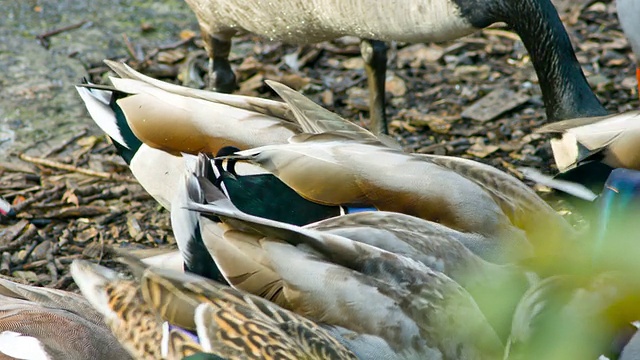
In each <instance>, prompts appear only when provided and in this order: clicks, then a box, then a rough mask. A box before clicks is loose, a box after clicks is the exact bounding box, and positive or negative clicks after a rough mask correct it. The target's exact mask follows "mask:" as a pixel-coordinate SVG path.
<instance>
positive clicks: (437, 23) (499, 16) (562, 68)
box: [186, 0, 607, 133]
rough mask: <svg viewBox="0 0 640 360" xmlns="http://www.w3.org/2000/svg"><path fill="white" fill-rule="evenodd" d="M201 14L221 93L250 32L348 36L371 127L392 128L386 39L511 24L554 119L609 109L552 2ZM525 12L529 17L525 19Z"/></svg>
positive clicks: (299, 38) (437, 0)
mask: <svg viewBox="0 0 640 360" xmlns="http://www.w3.org/2000/svg"><path fill="white" fill-rule="evenodd" d="M186 2H187V4H189V6H190V7H191V9H192V10H193V11H194V13H195V15H196V18H197V19H198V23H199V24H200V29H201V30H202V36H203V38H204V40H205V47H206V49H207V51H208V53H209V58H210V67H209V74H210V75H209V78H210V82H211V86H212V87H213V88H215V89H216V90H218V91H223V92H231V91H232V90H233V89H234V88H235V86H236V85H235V76H234V74H233V71H232V70H231V66H230V64H229V60H228V56H229V51H230V49H231V38H232V37H233V36H234V35H235V34H236V33H237V32H242V31H249V32H252V33H256V34H258V35H262V36H265V37H267V38H269V39H271V40H282V41H286V42H291V43H309V42H318V41H324V40H331V39H335V38H338V37H340V36H344V35H352V36H358V37H360V38H362V39H365V40H364V41H363V45H362V47H361V48H362V55H363V58H364V59H365V69H366V72H367V75H368V80H369V93H370V97H371V98H370V106H371V123H372V129H373V131H374V132H375V133H384V132H386V131H387V128H386V121H385V115H384V114H385V112H384V79H385V70H386V47H385V45H384V44H383V43H382V42H381V41H371V40H370V39H373V40H382V41H390V40H397V41H402V42H430V41H444V40H452V39H456V38H459V37H462V36H465V35H468V34H470V33H472V32H474V31H477V30H478V29H480V28H484V27H486V26H489V25H491V24H492V23H495V22H499V21H503V22H506V23H507V24H509V25H510V26H511V27H512V28H513V29H514V30H515V31H516V33H518V34H519V35H520V37H521V39H522V41H523V42H524V44H525V46H526V48H527V49H528V50H529V53H530V56H531V59H532V61H533V65H534V67H535V69H536V71H537V74H538V79H539V81H540V86H541V88H542V93H543V98H544V102H545V105H546V111H547V117H548V118H549V119H550V120H560V119H567V118H574V117H578V116H596V115H605V114H606V113H607V112H606V111H605V109H604V108H603V107H602V105H600V103H599V102H598V99H597V98H596V97H595V95H594V94H593V92H592V91H591V90H590V88H589V85H588V84H587V82H586V80H585V77H584V74H583V73H582V71H581V70H580V65H579V64H578V61H577V60H576V57H575V54H574V52H573V48H572V46H571V42H570V40H569V37H568V36H567V34H566V31H565V29H564V28H563V25H562V22H561V21H560V18H559V17H558V14H557V12H556V10H555V8H554V6H553V5H552V3H551V1H549V0H523V1H517V2H510V1H504V0H480V1H466V0H454V1H452V0H422V1H418V2H415V1H401V2H385V3H380V2H377V1H373V0H357V1H350V2H348V3H337V2H335V1H332V0H324V1H315V2H313V3H311V4H309V3H307V2H305V1H300V0H280V1H275V2H274V1H271V2H259V3H251V4H247V3H242V2H229V1H220V0H186ZM522 14H527V16H525V17H523V16H522Z"/></svg>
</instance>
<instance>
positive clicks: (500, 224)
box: [239, 134, 526, 256]
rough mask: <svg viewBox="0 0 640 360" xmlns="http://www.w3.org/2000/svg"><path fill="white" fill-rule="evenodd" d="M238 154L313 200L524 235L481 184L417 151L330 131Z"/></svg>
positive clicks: (510, 236)
mask: <svg viewBox="0 0 640 360" xmlns="http://www.w3.org/2000/svg"><path fill="white" fill-rule="evenodd" d="M294 139H295V138H294ZM239 154H240V155H243V156H247V157H248V158H250V159H251V160H252V161H254V162H256V163H258V164H260V165H261V166H263V167H264V168H265V169H266V170H268V171H270V172H272V173H273V174H275V175H276V176H278V178H280V179H281V180H282V181H284V182H285V183H286V184H287V185H289V186H290V187H291V188H293V189H294V190H296V192H298V193H299V194H300V195H302V196H303V197H305V198H307V199H309V200H311V201H314V202H318V203H322V204H330V205H341V204H369V205H373V206H375V207H376V208H378V209H379V210H386V211H396V212H402V213H405V214H409V215H413V216H417V217H420V218H423V219H426V220H431V221H436V222H439V223H441V224H443V225H446V226H449V227H451V228H454V229H456V230H460V231H464V232H470V233H477V234H481V235H484V236H487V237H491V238H493V239H496V240H498V241H509V242H513V241H515V242H522V241H523V239H524V234H523V233H522V231H521V230H519V229H518V228H517V227H515V226H514V225H513V224H512V223H511V221H510V219H509V218H508V217H507V216H506V215H505V214H504V212H503V210H502V209H501V208H500V206H499V205H498V204H497V203H496V201H495V200H494V199H493V198H492V196H491V195H490V194H489V193H487V192H486V191H484V190H483V189H482V187H480V186H479V185H478V184H476V183H475V182H473V181H471V180H468V179H467V178H465V177H464V176H461V175H459V174H457V173H456V172H454V171H452V170H449V169H446V168H444V167H442V166H439V165H436V164H434V163H433V162H431V161H427V160H425V159H424V158H422V157H419V156H415V155H410V154H405V153H402V152H400V151H396V150H393V149H390V148H388V147H385V146H381V145H376V144H370V143H363V142H357V141H348V140H345V139H344V138H343V137H341V136H338V137H333V139H332V137H331V134H321V135H316V136H311V137H307V138H306V139H303V140H302V141H300V142H296V143H291V144H285V145H271V146H265V147H261V148H257V149H251V150H247V151H243V152H240V153H239ZM523 244H525V243H523ZM525 247H526V246H525ZM523 250H524V251H525V252H526V249H523ZM523 256H526V254H525V255H523Z"/></svg>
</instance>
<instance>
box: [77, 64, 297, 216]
mask: <svg viewBox="0 0 640 360" xmlns="http://www.w3.org/2000/svg"><path fill="white" fill-rule="evenodd" d="M105 63H106V64H107V65H109V67H110V68H111V69H112V70H114V71H115V72H116V73H118V74H119V75H120V76H122V78H111V80H112V82H113V85H114V86H113V87H103V86H93V85H90V86H76V89H77V90H78V93H79V94H80V96H81V97H82V100H83V101H84V103H85V106H86V107H87V110H88V111H89V114H90V115H91V117H92V119H93V120H94V121H95V122H96V124H97V125H98V126H100V128H101V129H102V130H103V131H104V132H105V133H107V135H109V137H110V138H111V139H112V141H113V143H114V145H115V146H116V148H117V149H118V152H119V153H120V155H121V156H122V157H123V158H124V159H125V161H126V162H127V164H128V165H129V167H130V169H131V172H132V173H133V175H134V176H135V177H136V179H138V181H139V182H140V184H141V185H142V186H143V187H144V188H145V190H147V192H149V194H151V195H152V196H153V197H154V198H155V199H156V200H157V201H158V202H159V203H160V204H161V205H162V206H163V207H165V208H166V209H170V208H171V200H172V199H173V197H174V196H175V193H176V190H175V189H176V188H177V186H176V185H177V183H178V181H179V179H181V178H182V176H183V174H184V172H185V168H184V162H183V159H182V158H181V156H180V155H181V153H183V152H187V153H188V152H192V153H195V154H197V153H198V152H200V151H203V152H207V153H213V154H215V153H216V152H218V150H219V149H220V148H222V147H224V146H229V145H232V146H235V147H238V148H240V149H245V148H251V147H254V146H259V145H266V144H274V143H281V142H286V141H287V139H288V138H289V137H290V136H292V135H294V134H297V133H299V132H300V130H299V127H298V126H297V125H296V124H294V123H293V122H292V121H291V119H292V115H291V113H290V111H289V110H288V107H287V106H286V105H285V104H283V103H279V102H276V101H271V100H263V99H259V98H250V97H242V96H233V95H225V94H219V93H212V92H209V91H202V90H196V89H190V88H186V87H182V86H177V85H173V84H169V83H166V82H162V81H158V80H155V79H152V78H150V77H147V76H145V75H142V74H140V73H138V72H136V71H134V70H133V69H131V68H129V67H128V66H127V65H125V64H122V63H116V62H113V61H108V60H106V61H105ZM287 114H288V115H287ZM213 119H215V121H213Z"/></svg>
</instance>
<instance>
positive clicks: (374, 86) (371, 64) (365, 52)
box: [360, 39, 389, 134]
mask: <svg viewBox="0 0 640 360" xmlns="http://www.w3.org/2000/svg"><path fill="white" fill-rule="evenodd" d="M360 52H361V54H362V58H363V59H364V69H365V71H366V72H367V83H368V85H369V109H370V114H369V117H370V118H371V130H372V131H373V132H374V133H375V134H388V133H389V131H388V129H387V118H386V116H385V106H384V105H385V104H384V80H385V77H386V72H387V45H386V44H385V43H384V42H382V41H379V40H368V39H363V40H362V42H361V43H360Z"/></svg>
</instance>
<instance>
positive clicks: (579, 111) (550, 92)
mask: <svg viewBox="0 0 640 360" xmlns="http://www.w3.org/2000/svg"><path fill="white" fill-rule="evenodd" d="M456 1H459V2H467V3H475V7H472V6H469V5H471V4H467V8H468V9H469V10H470V11H471V12H470V13H469V15H470V16H471V18H469V17H468V16H465V17H467V18H468V19H470V20H471V23H472V24H473V25H474V26H477V27H486V26H488V25H490V24H491V23H494V22H497V21H503V22H506V23H507V24H508V25H509V26H511V27H512V28H513V29H514V30H515V32H516V33H517V34H518V35H519V36H520V38H521V39H522V42H523V43H524V45H525V47H526V48H527V51H528V52H529V56H530V57H531V61H532V62H533V66H534V68H535V70H536V73H537V74H538V81H539V83H540V88H541V90H542V97H543V100H544V103H545V107H546V112H547V118H548V120H550V121H556V120H563V119H570V118H576V117H587V116H599V115H606V114H607V111H606V110H605V109H604V107H603V106H602V104H600V101H598V98H597V97H596V96H595V94H594V93H593V91H591V88H590V87H589V84H588V83H587V80H586V78H585V76H584V74H583V73H582V69H581V68H580V63H578V59H576V55H575V53H574V51H573V46H572V45H571V41H570V40H569V36H568V35H567V32H566V30H565V28H564V26H563V24H562V21H560V17H559V16H558V12H557V11H556V8H555V7H554V6H553V4H552V3H551V1H550V0H518V1H512V0H456ZM487 2H491V3H492V4H490V5H489V4H487ZM472 8H473V9H472ZM478 9H482V10H478ZM463 15H465V14H464V11H463ZM474 17H475V19H474ZM474 21H475V22H474ZM479 25H480V26H479Z"/></svg>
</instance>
